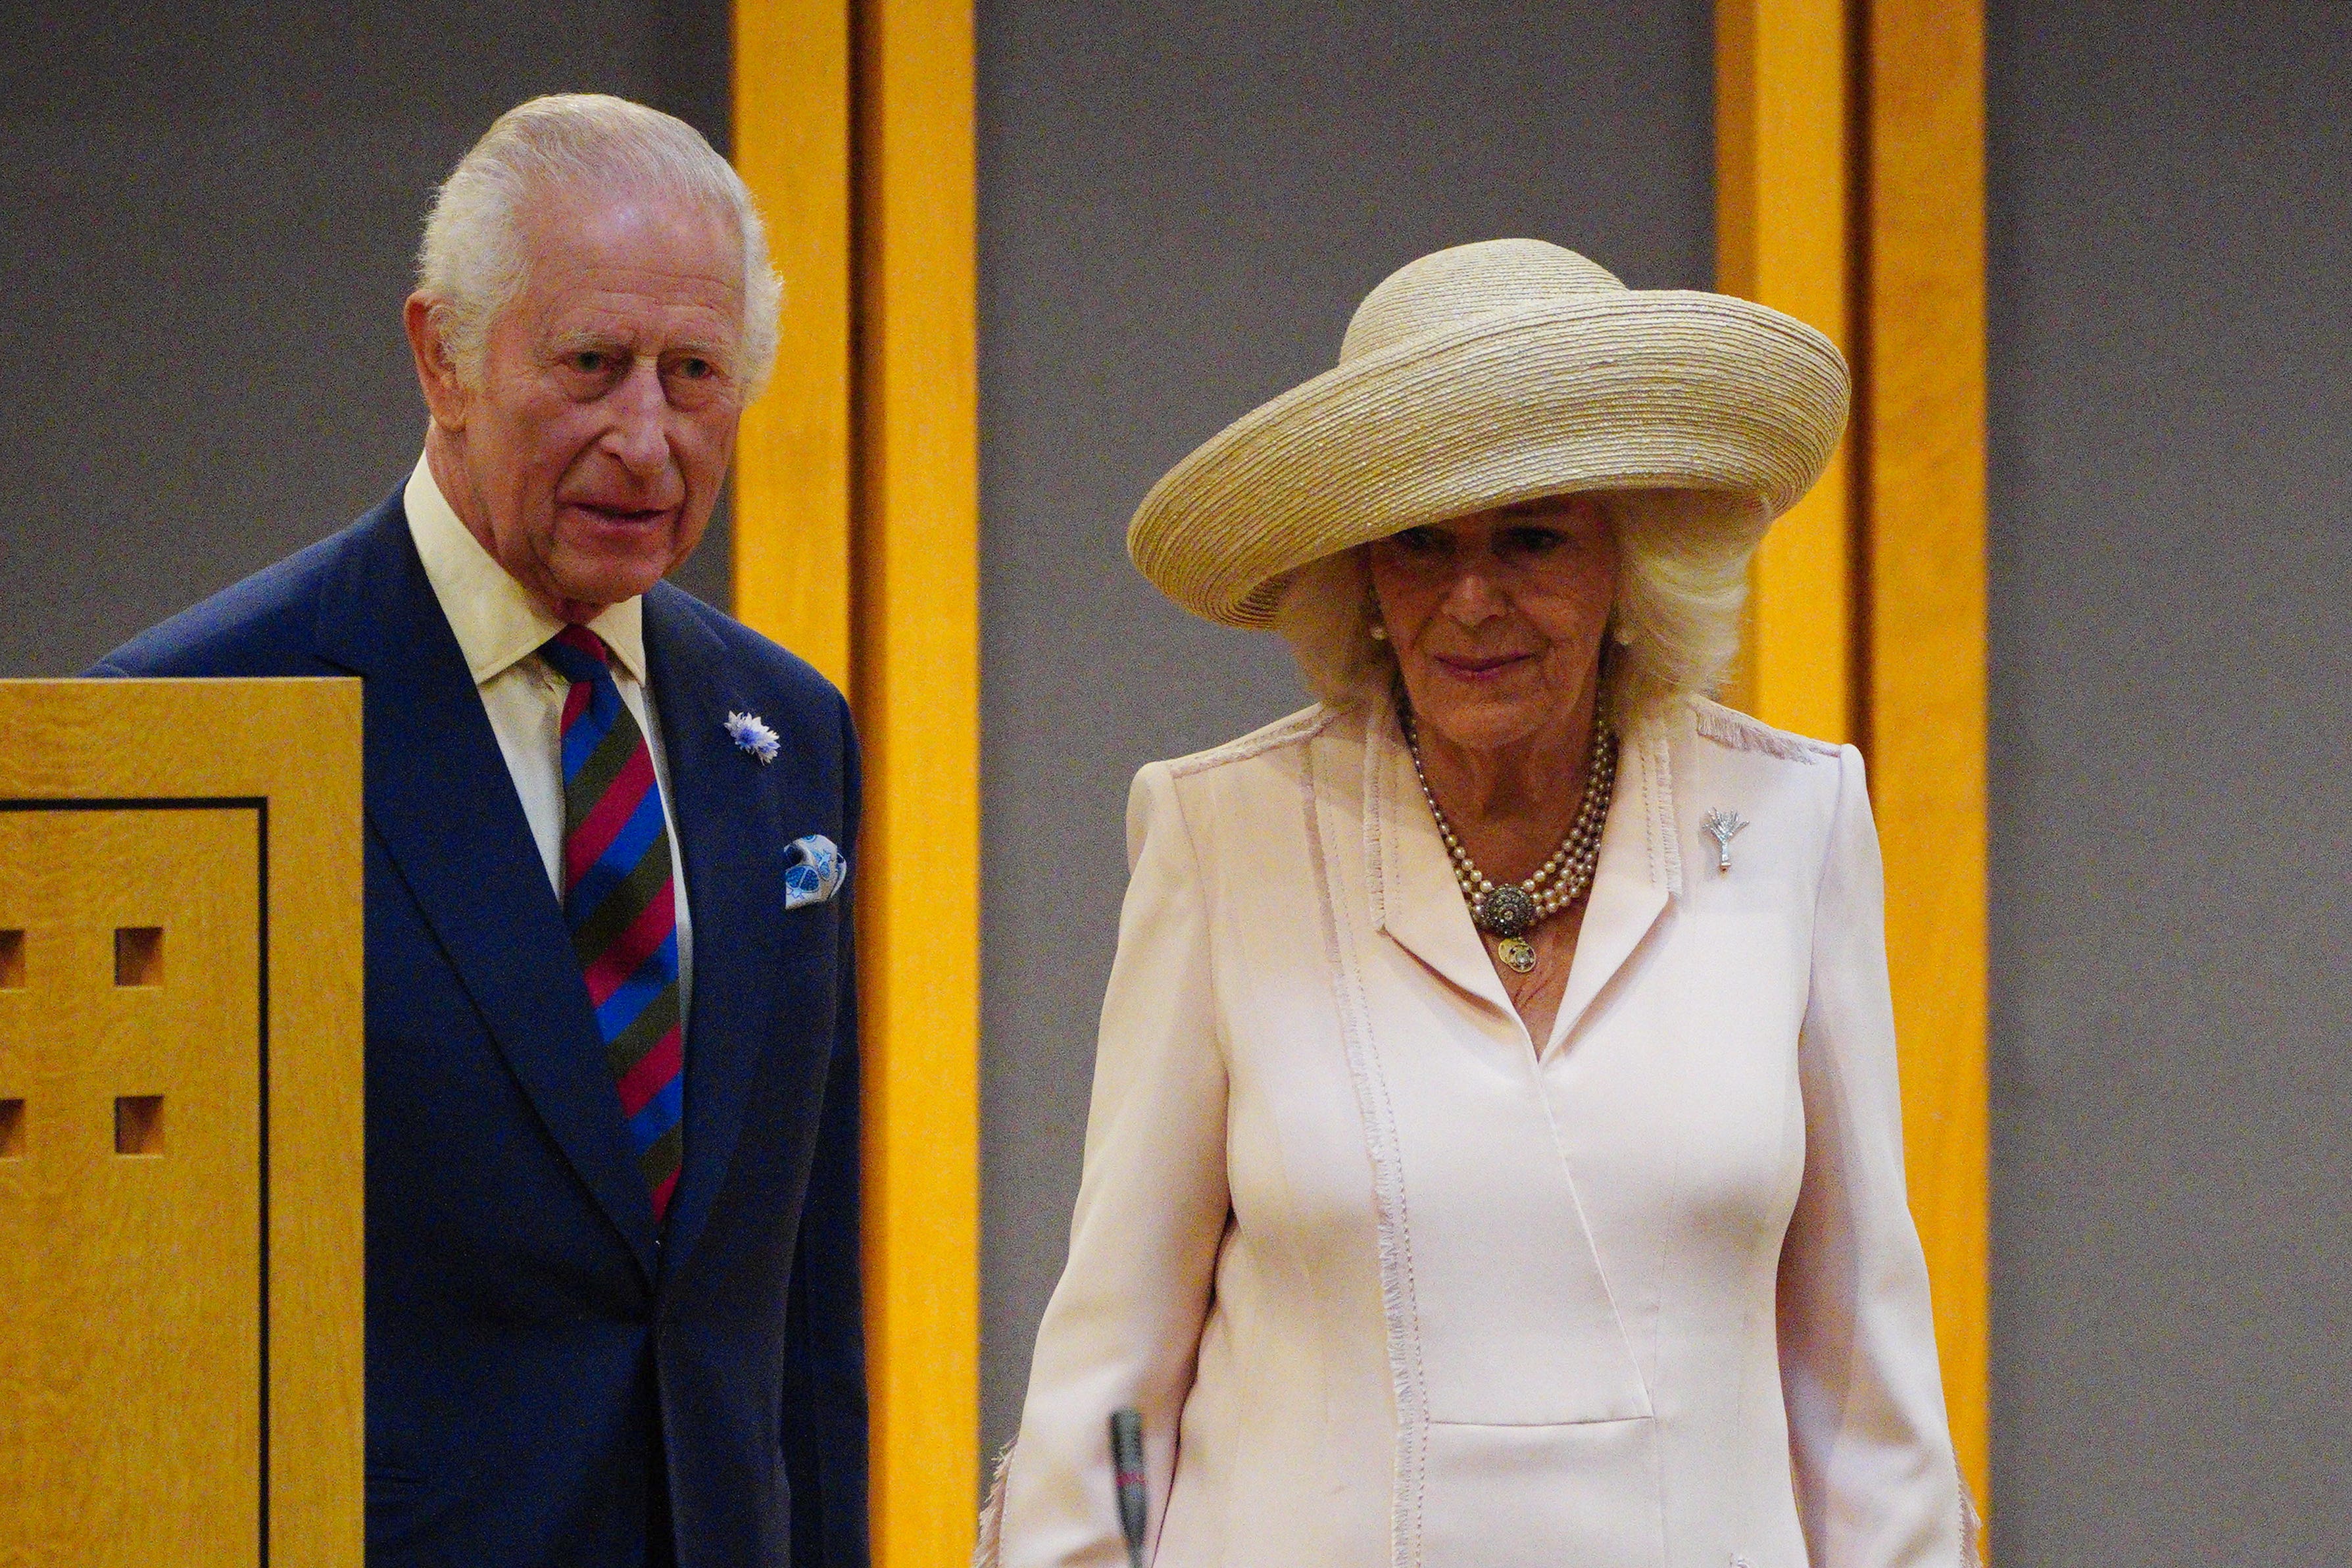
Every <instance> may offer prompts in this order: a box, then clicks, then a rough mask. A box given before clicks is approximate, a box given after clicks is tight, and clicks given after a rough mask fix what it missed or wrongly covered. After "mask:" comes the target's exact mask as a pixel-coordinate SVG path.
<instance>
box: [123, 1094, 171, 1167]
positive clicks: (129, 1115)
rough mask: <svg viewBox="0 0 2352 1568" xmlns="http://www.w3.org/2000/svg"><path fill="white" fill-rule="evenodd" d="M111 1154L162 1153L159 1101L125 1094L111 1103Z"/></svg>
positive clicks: (158, 1097)
mask: <svg viewBox="0 0 2352 1568" xmlns="http://www.w3.org/2000/svg"><path fill="white" fill-rule="evenodd" d="M114 1152H116V1153H118V1154H160V1153H162V1152H163V1096H162V1095H160V1094H126V1095H124V1096H123V1097H122V1098H121V1099H120V1100H116V1101H115V1102H114Z"/></svg>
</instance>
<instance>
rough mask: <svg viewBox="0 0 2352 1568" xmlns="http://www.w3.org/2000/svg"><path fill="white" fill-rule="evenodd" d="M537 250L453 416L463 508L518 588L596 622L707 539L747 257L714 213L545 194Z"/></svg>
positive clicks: (653, 202) (535, 211)
mask: <svg viewBox="0 0 2352 1568" xmlns="http://www.w3.org/2000/svg"><path fill="white" fill-rule="evenodd" d="M523 240H524V244H525V247H526V250H527V252H528V254H529V256H530V265H529V273H528V281H527V282H526V283H525V285H524V288H523V291H522V293H521V294H520V296H519V297H518V298H517V299H516V300H515V301H514V302H513V303H512V304H511V305H509V307H508V308H507V309H506V310H504V311H502V312H501V313H500V314H499V317H498V319H497V320H496V321H494V322H493V323H492V324H491V327H490V331H489V336H488V342H487V344H486V348H485V353H484V356H483V366H482V373H481V376H480V378H479V384H478V385H476V386H468V387H463V388H459V389H457V395H456V396H455V399H454V401H455V402H456V403H457V405H459V409H458V415H457V416H458V417H459V418H460V419H461V420H462V432H461V433H460V439H459V440H458V442H457V453H458V455H459V459H460V463H461V466H462V468H464V470H465V476H466V477H465V481H464V483H465V488H467V489H469V490H470V491H471V494H470V496H469V497H468V498H466V499H464V500H461V499H460V498H458V497H457V496H452V497H451V498H450V500H451V501H452V503H453V504H454V505H455V506H456V507H457V512H458V515H459V516H460V517H462V518H463V519H465V521H466V522H467V526H468V527H469V528H470V529H472V530H473V531H474V533H475V535H476V536H477V537H478V538H480V539H481V540H482V543H483V546H484V547H485V548H486V549H488V551H489V552H490V553H491V554H492V555H493V556H494V557H496V558H497V560H498V562H499V564H500V565H502V566H504V567H505V568H506V569H507V571H508V572H509V573H510V574H513V576H514V577H515V578H516V580H517V581H519V582H520V583H521V584H523V586H525V587H526V588H529V589H530V590H531V591H532V592H533V593H534V594H536V595H539V596H540V597H541V599H543V600H545V601H546V602H547V603H548V604H549V605H551V606H552V607H553V608H554V610H555V612H556V613H557V614H558V615H560V616H563V617H564V618H565V619H567V620H574V621H585V620H590V619H593V617H594V616H595V615H596V614H597V612H598V611H600V610H602V609H604V607H605V606H606V605H614V604H618V603H620V602H621V601H622V600H624V599H627V598H630V597H633V596H635V595H638V594H642V593H644V592H645V591H646V589H648V588H650V587H652V586H653V585H654V584H655V583H656V582H657V581H659V580H660V578H661V577H662V575H663V574H665V573H667V572H668V571H669V570H670V568H672V567H674V566H676V565H677V563H679V562H681V561H683V560H685V559H686V557H687V556H688V554H689V553H690V552H692V551H693V549H694V547H695V545H696V544H697V543H698V542H700V541H701V538H702V531H703V528H704V526H705V525H706V524H708V523H709V521H710V509H711V507H712V505H713V504H714V503H715V502H716V501H717V500H718V499H719V480H720V479H722V478H723V477H724V476H725V474H726V472H727V459H728V458H729V457H730V455H732V453H733V451H734V447H735V426H736V416H737V415H738V414H739V413H740V411H741V406H742V396H741V392H740V387H741V376H742V374H743V370H744V366H743V364H742V363H741V336H742V331H741V329H742V320H743V273H742V256H743V251H742V245H741V242H740V239H739V237H737V236H736V234H735V233H734V231H733V227H732V225H731V224H730V222H729V220H728V219H727V218H726V217H725V216H722V215H721V214H719V213H716V212H713V211H710V210H709V208H708V207H705V206H699V205H694V204H691V203H688V202H683V201H680V200H678V199H677V198H674V197H668V196H662V195H633V194H630V193H627V192H625V191H624V192H622V193H621V194H619V195H613V194H611V193H609V192H607V193H603V194H600V195H593V196H592V195H586V194H584V193H574V192H565V191H556V192H552V193H547V194H545V195H541V197H540V198H539V199H538V200H536V201H534V202H533V203H532V204H531V205H530V207H529V208H528V209H527V211H526V213H525V216H524V221H523ZM440 416H441V410H440V409H439V408H438V407H437V406H436V419H440V422H441V423H442V424H444V425H446V424H448V423H449V421H448V420H447V419H446V418H441V417H440ZM468 501H470V504H467V503H468Z"/></svg>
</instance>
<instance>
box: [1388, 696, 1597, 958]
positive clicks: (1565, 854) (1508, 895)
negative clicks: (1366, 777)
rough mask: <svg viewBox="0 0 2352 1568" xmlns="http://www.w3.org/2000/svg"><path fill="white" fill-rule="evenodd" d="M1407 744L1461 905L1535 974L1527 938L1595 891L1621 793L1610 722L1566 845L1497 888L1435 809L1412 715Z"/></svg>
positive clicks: (1506, 954) (1502, 953)
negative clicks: (1523, 876)
mask: <svg viewBox="0 0 2352 1568" xmlns="http://www.w3.org/2000/svg"><path fill="white" fill-rule="evenodd" d="M1404 743H1405V749H1406V750H1407V751H1408V752H1411V753H1412V776H1413V777H1414V778H1415V779H1417V780H1419V781H1420V784H1421V798H1422V799H1423V800H1425V801H1427V802H1428V803H1429V814H1430V816H1433V817H1435V818H1436V819H1437V835H1438V837H1440V838H1443V839H1444V841H1445V852H1446V854H1447V855H1448V856H1449V857H1450V858H1452V859H1453V862H1454V884H1455V885H1456V886H1457V887H1459V888H1460V889H1462V899H1463V901H1464V902H1465V903H1466V904H1468V905H1469V906H1470V919H1471V921H1472V922H1473V923H1474V924H1475V925H1476V926H1477V927H1478V929H1479V930H1480V931H1488V932H1491V933H1493V934H1494V935H1496V936H1498V937H1500V938H1502V941H1501V942H1499V943H1498V944H1497V948H1496V952H1497V956H1499V957H1500V958H1501V959H1502V961H1503V962H1504V963H1507V964H1509V965H1510V966H1511V968H1512V969H1513V970H1515V971H1516V972H1517V973H1521V974H1525V973H1528V971H1529V970H1531V969H1533V968H1534V967H1535V966H1536V950H1535V948H1534V946H1533V945H1532V944H1531V943H1529V942H1528V940H1527V933H1528V931H1533V930H1534V929H1535V928H1536V927H1537V926H1538V925H1540V924H1542V923H1543V922H1544V921H1548V920H1549V919H1551V917H1552V916H1554V915H1556V914H1558V913H1559V911H1560V910H1564V909H1566V908H1568V907H1569V906H1570V904H1573V903H1574V902H1576V900H1579V899H1580V898H1582V897H1583V896H1584V893H1585V889H1588V888H1590V887H1591V886H1592V872H1593V868H1594V867H1595V866H1597V865H1598V864H1599V863H1600V860H1601V827H1602V826H1603V825H1604V824H1606V823H1607V822H1608V820H1609V802H1610V799H1611V797H1612V796H1613V795H1615V794H1616V790H1617V735H1616V731H1613V730H1612V729H1611V728H1610V727H1609V725H1608V724H1607V722H1606V721H1600V720H1596V721H1595V722H1594V724H1593V726H1592V752H1591V755H1590V756H1588V757H1587V758H1586V759H1585V768H1584V798H1583V799H1582V800H1581V801H1580V802H1579V803H1578V804H1577V808H1576V821H1575V822H1574V823H1572V824H1571V825H1570V827H1569V830H1568V837H1565V838H1563V839H1561V840H1560V843H1559V848H1557V849H1555V850H1553V851H1552V855H1551V858H1550V859H1549V860H1547V861H1545V862H1544V863H1543V864H1542V865H1541V866H1539V867H1538V868H1537V869H1536V874H1535V875H1534V876H1532V877H1529V878H1528V879H1527V880H1526V881H1524V882H1505V883H1503V884H1502V885H1501V886H1500V887H1497V886H1496V884H1495V883H1494V882H1492V881H1490V880H1489V879H1487V877H1486V873H1484V872H1482V871H1480V870H1479V869H1478V866H1477V862H1475V861H1474V860H1472V859H1471V858H1470V852H1469V851H1468V850H1467V849H1465V848H1463V847H1462V841H1461V839H1459V838H1457V837H1454V825H1453V824H1452V823H1450V822H1448V821H1447V820H1446V819H1445V809H1444V807H1443V806H1441V805H1438V804H1437V795H1436V792H1435V791H1433V790H1432V789H1431V788H1430V787H1429V774H1428V773H1426V772H1424V771H1423V768H1422V765H1421V736H1420V733H1419V731H1418V730H1417V729H1416V728H1415V726H1414V724H1413V721H1412V715H1411V714H1410V713H1408V714H1406V715H1405V721H1404Z"/></svg>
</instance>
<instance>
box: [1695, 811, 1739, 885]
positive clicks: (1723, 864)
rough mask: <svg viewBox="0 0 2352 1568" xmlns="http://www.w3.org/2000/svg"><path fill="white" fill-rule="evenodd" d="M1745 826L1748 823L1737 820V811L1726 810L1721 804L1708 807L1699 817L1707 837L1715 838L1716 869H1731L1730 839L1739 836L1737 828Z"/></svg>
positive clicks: (1700, 824)
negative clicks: (1702, 815) (1704, 813)
mask: <svg viewBox="0 0 2352 1568" xmlns="http://www.w3.org/2000/svg"><path fill="white" fill-rule="evenodd" d="M1699 826H1700V827H1702V828H1704V829H1706V836H1707V837H1709V838H1712V839H1714V840H1715V868H1716V869H1717V870H1718V871H1728V870H1730V869H1731V841H1732V840H1733V839H1734V838H1737V837H1739V830H1740V829H1741V828H1743V827H1745V826H1748V824H1746V823H1744V822H1742V821H1740V820H1739V814H1738V812H1736V811H1726V810H1724V809H1723V808H1722V807H1721V806H1712V807H1709V808H1708V810H1707V814H1706V816H1704V817H1702V818H1700V820H1699Z"/></svg>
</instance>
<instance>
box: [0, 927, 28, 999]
mask: <svg viewBox="0 0 2352 1568" xmlns="http://www.w3.org/2000/svg"><path fill="white" fill-rule="evenodd" d="M24 988H25V933H24V932H23V931H0V991H22V990H23V989H24Z"/></svg>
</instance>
